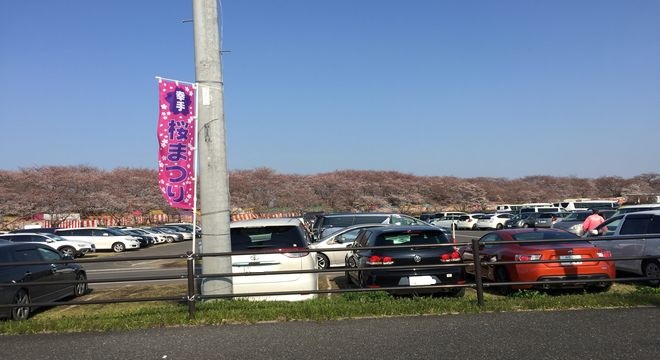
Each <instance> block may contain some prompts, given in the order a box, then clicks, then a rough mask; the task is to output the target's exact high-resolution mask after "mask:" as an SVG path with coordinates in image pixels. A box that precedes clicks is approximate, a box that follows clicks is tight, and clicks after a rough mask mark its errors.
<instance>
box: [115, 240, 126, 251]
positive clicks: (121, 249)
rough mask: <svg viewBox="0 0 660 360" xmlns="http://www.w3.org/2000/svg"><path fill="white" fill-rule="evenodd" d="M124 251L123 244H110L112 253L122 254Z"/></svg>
mask: <svg viewBox="0 0 660 360" xmlns="http://www.w3.org/2000/svg"><path fill="white" fill-rule="evenodd" d="M124 250H126V245H124V244H123V243H120V242H116V243H114V244H112V251H114V252H116V253H120V252H123V251H124Z"/></svg>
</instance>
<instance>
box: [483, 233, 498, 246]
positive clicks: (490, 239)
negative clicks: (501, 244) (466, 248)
mask: <svg viewBox="0 0 660 360" xmlns="http://www.w3.org/2000/svg"><path fill="white" fill-rule="evenodd" d="M495 241H500V236H499V235H497V234H495V233H490V234H486V235H484V236H482V237H481V239H479V242H481V243H483V244H484V245H494V244H493V243H494V242H495Z"/></svg>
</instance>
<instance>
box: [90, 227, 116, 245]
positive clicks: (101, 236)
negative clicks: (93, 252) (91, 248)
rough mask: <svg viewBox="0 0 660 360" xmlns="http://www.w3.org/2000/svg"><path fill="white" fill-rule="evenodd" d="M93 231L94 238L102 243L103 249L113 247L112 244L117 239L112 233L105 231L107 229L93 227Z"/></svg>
mask: <svg viewBox="0 0 660 360" xmlns="http://www.w3.org/2000/svg"><path fill="white" fill-rule="evenodd" d="M91 231H92V238H93V239H94V241H95V242H97V243H98V244H100V245H101V249H112V244H113V243H114V242H115V240H116V239H115V238H114V237H113V236H112V234H110V233H109V232H107V231H105V229H91ZM97 246H98V245H97Z"/></svg>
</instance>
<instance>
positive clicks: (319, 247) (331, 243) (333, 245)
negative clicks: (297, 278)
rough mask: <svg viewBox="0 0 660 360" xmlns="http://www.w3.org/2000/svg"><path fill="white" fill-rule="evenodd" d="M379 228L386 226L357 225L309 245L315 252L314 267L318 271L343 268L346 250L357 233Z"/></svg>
mask: <svg viewBox="0 0 660 360" xmlns="http://www.w3.org/2000/svg"><path fill="white" fill-rule="evenodd" d="M379 226H388V225H383V224H358V225H353V226H349V227H345V228H343V229H341V230H339V231H337V232H335V233H332V234H330V235H328V236H326V237H324V238H323V239H321V240H319V241H317V242H315V243H313V244H311V245H310V248H312V249H314V250H316V266H317V267H318V268H319V269H327V268H329V267H337V266H344V265H345V264H346V261H345V260H346V254H348V250H347V248H348V247H349V246H351V245H352V244H353V242H354V241H355V238H357V235H358V233H359V232H360V230H362V229H368V228H373V227H379ZM323 249H344V251H323Z"/></svg>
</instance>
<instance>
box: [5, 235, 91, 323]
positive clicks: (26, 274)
mask: <svg viewBox="0 0 660 360" xmlns="http://www.w3.org/2000/svg"><path fill="white" fill-rule="evenodd" d="M66 259H71V257H69V256H65V255H62V254H61V253H59V252H58V251H57V250H53V249H52V248H50V247H49V246H46V245H44V244H39V243H33V242H30V243H15V242H11V241H0V304H3V305H9V304H15V305H20V304H27V303H44V302H53V301H57V300H60V299H63V298H66V297H69V296H81V295H84V294H85V293H86V292H87V282H86V280H87V274H86V272H85V270H84V269H83V267H82V266H80V265H79V264H74V263H60V264H56V263H54V262H57V261H62V260H66ZM50 261H52V262H53V263H44V264H37V265H14V264H13V263H17V262H50ZM66 281H71V283H59V282H66ZM74 281H80V283H74ZM37 282H39V283H42V282H43V283H46V284H40V285H32V284H31V283H37ZM50 282H58V283H54V284H48V283H50ZM9 283H15V284H21V285H20V286H11V287H10V286H3V284H9ZM34 309H35V307H34V306H32V307H30V306H23V307H14V308H0V317H8V318H10V319H13V320H26V319H27V318H28V317H30V314H31V313H32V311H33V310H34Z"/></svg>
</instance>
